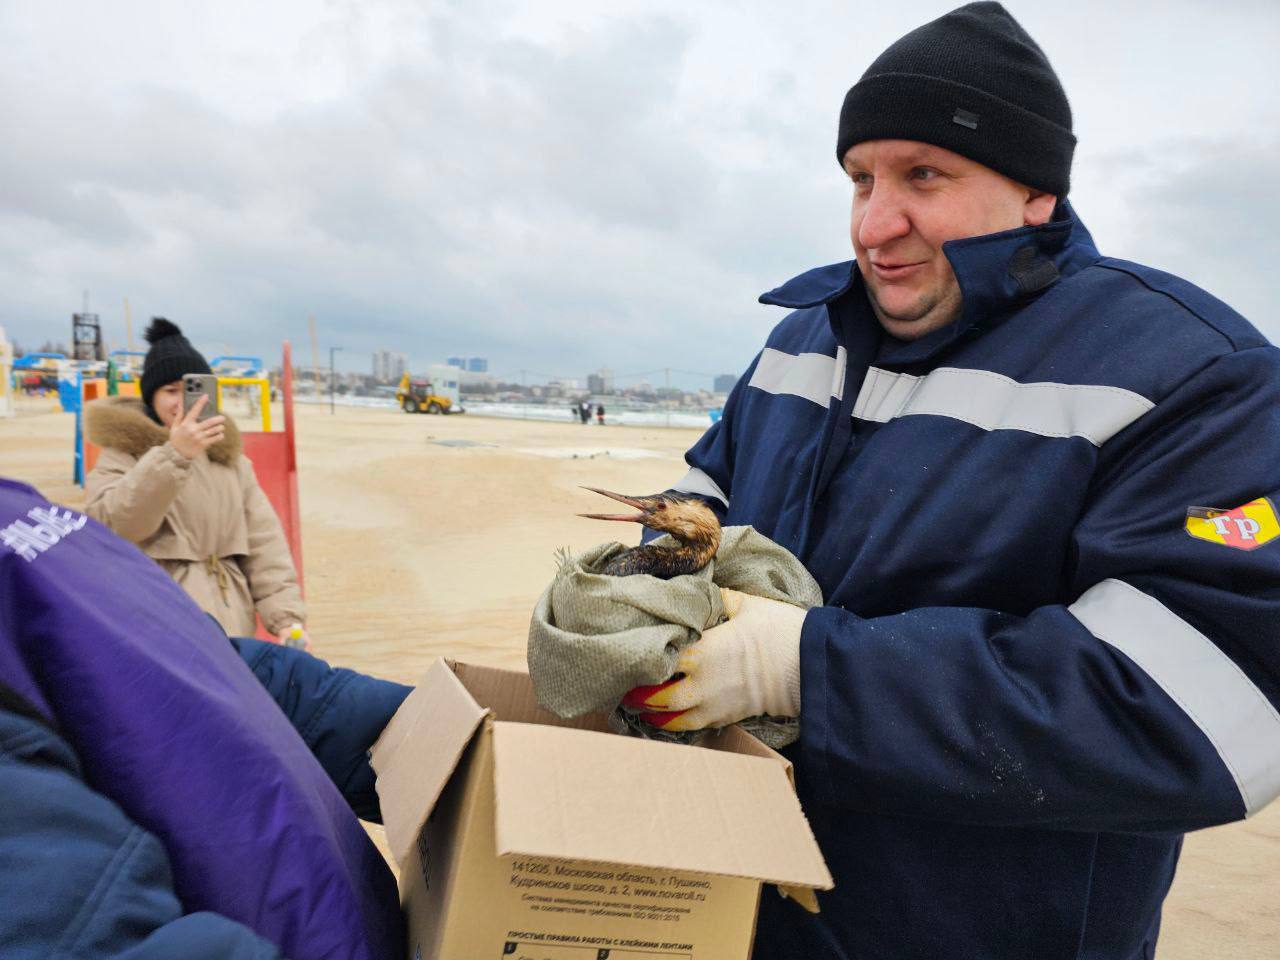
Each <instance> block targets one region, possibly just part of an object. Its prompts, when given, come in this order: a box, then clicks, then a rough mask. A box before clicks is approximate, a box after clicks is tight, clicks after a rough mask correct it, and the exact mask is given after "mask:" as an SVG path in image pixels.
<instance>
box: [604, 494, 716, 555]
mask: <svg viewBox="0 0 1280 960" xmlns="http://www.w3.org/2000/svg"><path fill="white" fill-rule="evenodd" d="M583 489H584V490H590V491H592V492H593V493H598V494H601V495H602V496H606V497H608V498H609V499H611V500H617V501H618V502H619V503H625V504H626V505H627V506H629V507H633V508H635V509H636V510H637V511H639V512H638V513H580V514H578V516H580V517H587V518H589V519H591V520H625V521H627V522H630V523H639V524H643V525H644V526H646V527H648V528H649V529H650V530H657V531H659V532H660V533H669V534H671V535H672V536H673V537H675V538H676V539H677V540H682V541H684V542H685V543H697V542H701V541H709V540H712V539H713V538H714V540H715V541H716V542H718V541H719V539H720V520H719V519H718V518H717V517H716V515H715V513H714V512H713V511H712V509H711V508H710V507H708V506H707V505H706V504H705V503H703V502H702V501H701V500H699V499H698V498H697V497H681V496H679V495H676V494H670V493H659V494H656V495H654V496H650V497H627V496H623V495H622V494H620V493H613V492H612V491H609V490H600V489H598V488H596V487H583Z"/></svg>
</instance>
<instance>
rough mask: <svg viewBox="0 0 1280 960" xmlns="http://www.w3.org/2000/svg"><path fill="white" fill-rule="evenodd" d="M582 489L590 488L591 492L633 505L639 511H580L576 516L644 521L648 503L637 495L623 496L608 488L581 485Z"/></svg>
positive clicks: (647, 513)
mask: <svg viewBox="0 0 1280 960" xmlns="http://www.w3.org/2000/svg"><path fill="white" fill-rule="evenodd" d="M582 489H583V490H590V491H591V492H592V493H598V494H600V495H601V496H604V497H608V498H609V499H610V500H617V501H618V502H619V503H625V504H626V505H627V506H628V507H635V508H636V509H637V510H639V511H640V512H639V513H580V514H578V516H580V517H586V518H587V519H588V520H625V521H627V522H628V523H644V521H645V520H646V519H647V518H648V516H649V505H648V504H647V503H646V502H645V501H644V500H641V499H639V498H637V497H624V496H623V495H622V494H620V493H613V492H612V491H609V490H601V489H600V488H599V487H583V488H582Z"/></svg>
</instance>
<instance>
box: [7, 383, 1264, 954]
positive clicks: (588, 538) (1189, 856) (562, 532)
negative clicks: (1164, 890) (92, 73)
mask: <svg viewBox="0 0 1280 960" xmlns="http://www.w3.org/2000/svg"><path fill="white" fill-rule="evenodd" d="M55 409H56V407H55V405H54V404H53V403H52V402H51V401H39V402H36V401H24V402H23V403H22V404H21V405H20V407H19V416H18V417H16V418H13V419H9V420H0V475H3V476H6V477H9V478H13V479H18V480H22V481H25V482H27V483H31V484H33V485H35V486H36V487H37V488H39V489H40V490H41V491H42V492H43V493H44V494H45V495H46V496H48V497H49V498H50V499H52V500H54V501H56V502H59V503H63V504H66V505H68V506H71V507H76V506H79V505H81V504H82V503H83V495H82V491H81V490H80V488H79V487H77V486H75V485H74V484H73V483H72V481H71V472H72V448H73V431H74V419H73V417H72V416H71V415H70V414H64V413H60V412H54V411H55ZM278 415H279V414H278V413H277V416H278ZM298 417H299V421H298V423H299V426H298V456H299V464H300V496H301V501H302V522H303V555H304V563H305V588H306V594H307V603H308V607H309V610H310V617H309V629H310V632H311V635H312V638H313V640H314V642H315V648H316V649H315V652H316V653H317V654H318V655H320V656H322V657H324V658H326V659H328V660H330V661H331V662H333V663H335V664H339V665H343V666H350V667H353V668H356V669H359V670H363V671H366V672H369V673H373V674H377V675H380V676H384V677H389V678H391V679H395V680H400V681H403V682H406V683H412V682H413V681H414V680H415V679H416V678H417V677H418V676H419V675H420V674H421V673H422V671H423V670H424V669H425V667H426V666H427V664H428V663H429V662H430V661H431V660H432V659H433V658H434V657H436V656H439V655H450V656H456V657H459V658H464V659H468V660H472V661H475V662H480V663H488V664H494V665H498V666H506V667H522V666H523V664H524V645H525V635H526V631H527V627H528V621H529V614H530V611H531V610H532V608H533V604H534V601H535V600H536V598H537V596H538V594H539V593H540V592H541V591H542V589H543V587H544V586H545V585H546V583H547V582H548V580H549V579H550V577H551V575H552V573H553V571H554V569H555V559H554V554H555V552H556V550H557V549H559V548H561V547H568V548H569V549H571V550H575V551H577V550H582V549H585V548H586V547H589V546H591V545H593V544H595V543H598V542H600V541H602V540H606V539H610V538H611V537H613V536H615V535H616V536H617V537H618V538H619V539H623V538H634V537H635V536H636V534H637V531H635V530H630V529H627V528H623V527H621V526H620V525H619V526H618V527H617V529H616V530H614V529H612V528H608V527H606V525H605V524H602V523H601V522H599V521H592V520H585V519H580V518H578V517H576V516H575V513H577V512H579V511H589V510H595V509H600V508H601V506H602V503H603V501H601V500H600V498H599V497H597V496H595V495H594V494H591V493H588V492H586V491H583V490H581V489H579V487H580V486H581V485H584V484H589V485H591V486H600V487H605V488H607V489H613V490H618V491H621V492H624V493H647V492H652V491H656V490H661V489H663V488H665V487H667V486H669V485H670V484H671V483H672V482H674V481H675V480H676V479H678V478H679V477H680V476H681V475H682V474H683V473H684V469H685V468H684V464H683V461H682V458H681V455H682V454H683V452H684V450H685V449H686V448H687V447H688V446H689V445H690V444H691V443H693V442H694V440H696V439H697V437H698V435H699V431H698V430H696V429H676V428H672V429H664V428H656V427H655V428H645V427H621V426H609V425H606V426H604V427H600V426H597V425H595V424H591V425H589V426H582V425H581V424H577V423H571V422H569V420H568V415H567V412H566V416H565V421H564V422H563V423H551V422H538V421H533V420H528V421H524V420H503V419H490V418H482V417H475V416H469V415H468V416H455V417H430V416H407V415H405V414H402V413H400V412H399V411H396V410H385V409H361V408H342V407H340V408H338V410H337V412H336V414H335V415H330V413H329V410H328V408H327V407H314V406H313V407H307V406H302V407H299V410H298ZM279 422H280V421H279V420H277V423H279ZM1164 918H1165V919H1164V929H1163V933H1162V936H1161V940H1160V948H1159V950H1158V953H1157V956H1158V957H1159V960H1203V958H1218V957H1223V958H1226V957H1230V958H1233V960H1263V958H1267V960H1270V958H1274V957H1276V956H1277V955H1278V954H1280V947H1277V944H1280V805H1272V807H1270V808H1269V809H1267V810H1265V811H1263V812H1262V813H1261V814H1260V815H1258V816H1257V817H1255V818H1254V819H1253V820H1251V821H1249V822H1247V823H1241V824H1234V825H1231V826H1227V827H1221V828H1217V829H1213V830H1206V831H1201V832H1199V833H1196V834H1192V835H1190V836H1189V837H1188V838H1187V841H1186V845H1185V847H1184V852H1183V856H1182V861H1181V865H1180V867H1179V870H1178V877H1177V880H1176V881H1175V883H1174V887H1173V891H1172V893H1171V894H1170V896H1169V899H1168V901H1167V902H1166V905H1165V913H1164ZM1028 960H1034V958H1028Z"/></svg>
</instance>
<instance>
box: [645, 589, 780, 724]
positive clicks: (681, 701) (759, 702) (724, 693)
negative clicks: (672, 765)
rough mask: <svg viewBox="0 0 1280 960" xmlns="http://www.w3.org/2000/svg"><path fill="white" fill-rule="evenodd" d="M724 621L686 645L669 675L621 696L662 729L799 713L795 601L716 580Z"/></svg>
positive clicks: (728, 722) (729, 722) (648, 721)
mask: <svg viewBox="0 0 1280 960" xmlns="http://www.w3.org/2000/svg"><path fill="white" fill-rule="evenodd" d="M720 596H721V598H722V599H723V601H724V612H725V616H727V617H728V618H729V619H728V620H726V621H725V622H724V623H721V624H719V625H717V626H714V627H712V628H711V629H710V630H708V631H706V632H705V633H704V634H703V635H702V638H701V639H700V640H698V641H697V642H695V643H692V644H690V645H689V646H687V647H685V648H684V650H682V651H681V652H680V659H679V660H678V661H677V663H676V673H675V675H674V676H673V677H672V678H671V679H670V680H668V681H666V682H665V683H660V684H657V685H656V686H646V687H636V688H635V689H634V690H631V691H630V692H628V693H627V695H626V696H625V697H624V698H623V700H622V702H623V703H624V704H626V705H627V706H629V707H631V708H633V709H637V710H641V711H644V712H643V713H641V715H640V716H641V719H642V720H644V721H645V722H646V723H651V724H653V725H654V726H656V727H662V729H664V730H676V731H682V730H702V729H704V728H706V727H726V726H728V725H729V724H731V723H737V722H738V721H739V720H742V719H743V718H745V717H758V716H762V715H764V714H768V715H769V716H773V717H798V716H799V715H800V631H801V629H802V628H803V627H804V618H805V613H806V611H805V610H804V609H802V608H801V607H796V606H792V605H791V604H789V603H783V602H782V601H780V600H767V599H765V598H764V597H754V596H751V595H749V594H745V593H739V592H738V591H736V590H728V589H726V588H724V587H721V588H720Z"/></svg>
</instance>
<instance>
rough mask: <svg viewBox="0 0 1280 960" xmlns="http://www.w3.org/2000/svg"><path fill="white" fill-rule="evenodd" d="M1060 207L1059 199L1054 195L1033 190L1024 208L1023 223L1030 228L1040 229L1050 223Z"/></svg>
mask: <svg viewBox="0 0 1280 960" xmlns="http://www.w3.org/2000/svg"><path fill="white" fill-rule="evenodd" d="M1057 206H1058V198H1057V197H1055V196H1054V195H1053V194H1052V193H1041V192H1040V191H1038V190H1032V191H1031V192H1030V194H1029V195H1028V197H1027V203H1026V206H1024V207H1023V208H1022V222H1023V223H1024V224H1025V225H1026V226H1028V227H1038V226H1040V225H1041V224H1042V223H1048V222H1049V218H1050V217H1052V216H1053V211H1054V209H1055V208H1056V207H1057Z"/></svg>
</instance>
